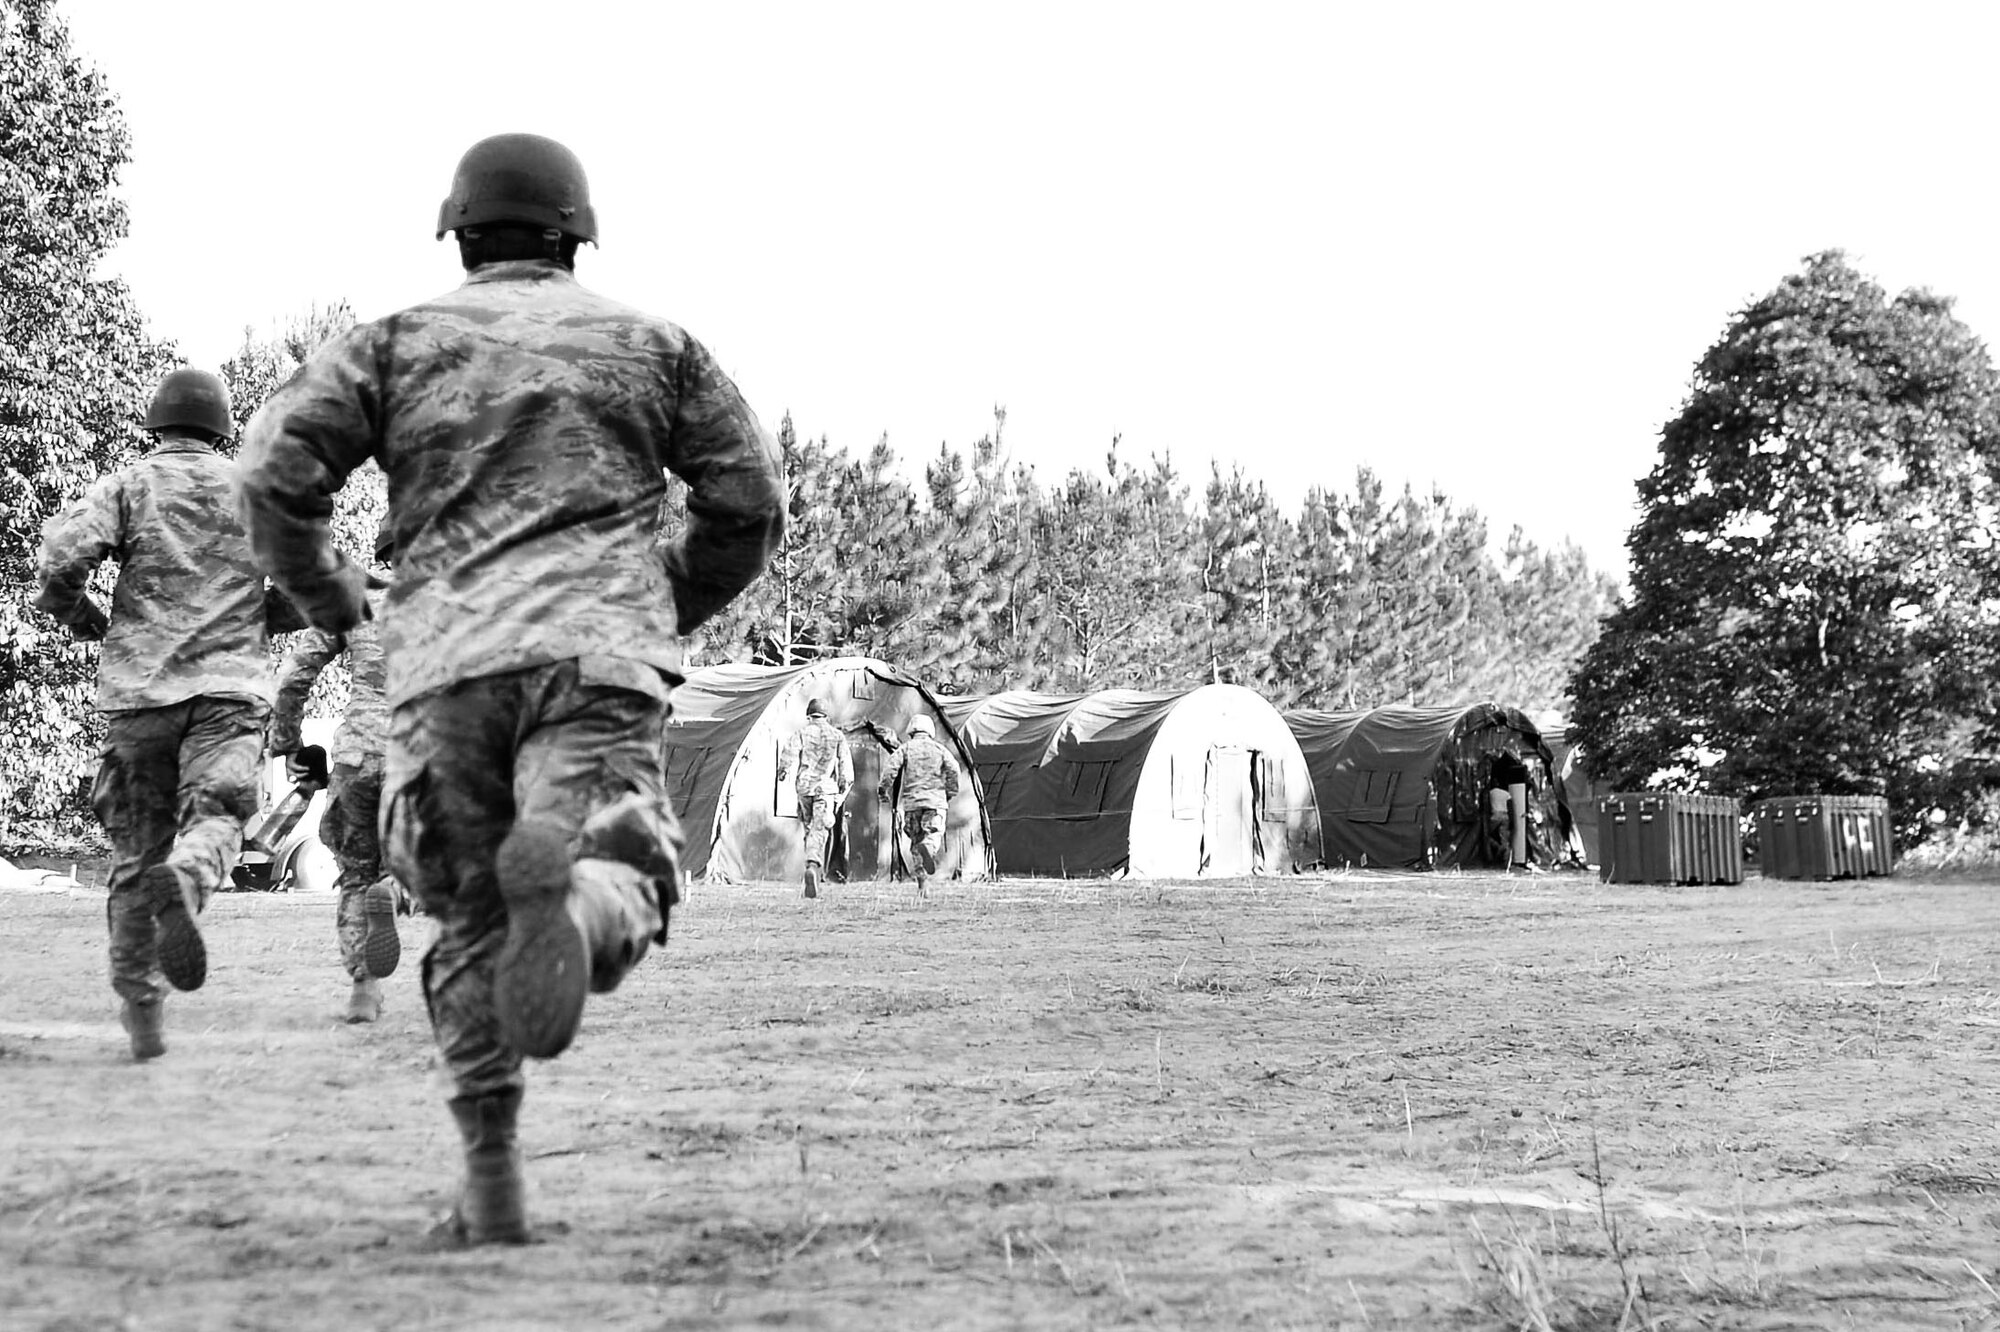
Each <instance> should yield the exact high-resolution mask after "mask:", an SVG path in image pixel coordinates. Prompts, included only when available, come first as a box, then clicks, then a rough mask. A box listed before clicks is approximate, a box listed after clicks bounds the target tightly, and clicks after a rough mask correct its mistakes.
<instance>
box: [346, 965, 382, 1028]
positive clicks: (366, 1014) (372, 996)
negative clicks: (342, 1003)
mask: <svg viewBox="0 0 2000 1332" xmlns="http://www.w3.org/2000/svg"><path fill="white" fill-rule="evenodd" d="M381 1016H382V982H381V981H378V980H376V979H375V978H374V977H373V976H362V977H359V978H358V979H356V981H355V982H354V988H353V990H351V991H349V993H348V996H347V1020H348V1021H349V1022H373V1021H375V1019H377V1018H379V1017H381Z"/></svg>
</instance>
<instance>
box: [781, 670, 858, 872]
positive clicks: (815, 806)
mask: <svg viewBox="0 0 2000 1332" xmlns="http://www.w3.org/2000/svg"><path fill="white" fill-rule="evenodd" d="M793 774H796V776H795V777H793V780H794V783H795V785H794V790H796V791H797V793H798V799H799V825H800V827H802V828H803V829H804V830H805V838H806V896H807V897H818V896H819V882H820V879H821V877H822V876H823V875H825V873H826V844H827V840H828V838H829V837H831V835H832V833H833V825H834V821H835V820H837V819H838V818H839V817H840V808H841V806H842V804H844V803H845V802H846V800H847V789H848V788H849V787H851V786H853V785H854V756H853V755H852V754H850V753H849V752H848V750H847V737H846V736H844V735H842V734H841V733H840V732H839V731H838V730H836V729H834V725H833V723H832V722H830V721H828V720H827V719H826V704H824V703H822V702H820V701H819V700H818V699H813V700H812V701H811V702H810V703H807V704H806V728H805V729H804V730H803V731H800V732H799V733H798V734H797V735H795V736H793V737H792V738H791V739H790V740H789V741H787V742H786V743H785V748H784V751H783V752H782V753H781V754H779V756H778V780H779V781H781V782H782V781H784V780H785V778H786V777H788V776H792V775H793Z"/></svg>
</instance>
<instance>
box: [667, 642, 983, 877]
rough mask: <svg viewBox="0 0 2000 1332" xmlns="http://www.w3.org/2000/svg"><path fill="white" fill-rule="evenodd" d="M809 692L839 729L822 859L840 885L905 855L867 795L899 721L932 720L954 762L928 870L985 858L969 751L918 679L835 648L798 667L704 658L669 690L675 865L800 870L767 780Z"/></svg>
mask: <svg viewBox="0 0 2000 1332" xmlns="http://www.w3.org/2000/svg"><path fill="white" fill-rule="evenodd" d="M815 698H817V699H819V700H820V701H822V702H823V703H825V704H826V706H827V720H828V721H830V722H832V723H833V725H834V726H836V727H837V728H839V729H840V731H841V733H842V734H844V735H845V736H846V737H847V743H848V749H849V752H850V753H851V754H852V755H853V758H854V786H853V788H852V789H851V790H849V792H848V796H847V803H846V806H845V808H844V810H843V812H842V818H841V820H840V823H839V825H838V826H837V827H836V828H835V830H834V836H833V841H832V844H831V846H830V847H829V849H828V856H827V861H828V863H827V867H826V868H827V874H828V877H829V878H832V879H836V880H838V879H845V880H847V881H849V882H852V881H856V880H861V879H884V878H889V877H892V876H894V875H898V874H903V873H907V867H908V852H907V847H906V846H905V845H904V841H903V839H902V838H901V837H900V836H899V835H898V833H899V830H898V829H897V827H896V826H895V824H896V821H895V820H894V818H893V817H892V814H891V810H890V806H889V805H888V804H886V803H883V802H881V801H878V800H877V799H876V794H875V788H876V785H877V783H878V782H879V781H880V780H881V775H882V764H883V761H884V759H885V758H886V757H887V755H888V753H889V752H890V751H889V745H890V744H892V743H895V742H898V741H900V740H901V738H903V737H904V736H906V735H907V734H908V726H909V722H910V719H911V718H912V717H916V716H919V715H922V716H927V717H929V718H931V719H932V721H934V722H936V723H937V739H938V741H939V743H941V744H943V745H944V746H945V747H946V748H947V749H949V750H951V751H952V752H953V753H954V754H955V755H956V756H957V758H958V760H959V770H960V773H961V781H960V785H959V790H958V796H957V797H956V798H955V799H954V800H953V801H952V803H951V808H950V809H949V810H948V811H946V816H945V838H944V848H943V851H942V852H941V853H940V855H939V857H938V872H939V874H940V876H941V877H946V878H978V877H982V876H984V875H985V874H986V873H988V871H989V870H990V867H991V855H990V851H989V838H988V830H987V823H986V815H985V809H984V806H983V805H982V804H981V802H980V798H979V783H978V779H977V777H976V776H975V775H974V773H973V771H972V763H971V758H970V755H969V754H967V752H966V750H965V747H964V746H963V745H962V744H960V742H959V740H958V737H957V735H956V734H955V733H954V731H953V730H952V728H951V726H950V725H949V724H948V723H947V722H946V721H945V720H944V717H943V716H942V714H941V713H940V712H939V711H938V706H937V700H936V699H935V698H934V697H932V695H931V693H930V691H929V690H927V689H925V688H924V686H923V685H922V684H920V683H918V681H917V680H916V679H915V678H913V677H911V676H909V675H906V674H904V673H903V672H902V671H899V670H897V669H896V668H895V667H893V666H890V665H888V664H886V663H884V662H881V661H876V660H873V659H872V658H865V657H840V658H834V659H831V660H827V661H821V662H814V663H812V664H810V665H806V666H734V665H730V666H710V667H704V668H702V669H699V670H696V671H693V672H691V673H690V674H689V675H688V678H687V682H686V683H685V684H683V685H681V686H680V687H679V688H678V689H676V690H675V691H674V714H673V718H672V720H671V721H670V722H668V724H667V735H666V765H667V787H668V790H669V791H670V792H671V794H672V796H673V799H674V808H675V809H676V810H677V811H678V812H679V814H680V818H681V826H682V829H683V830H684V831H685V833H686V836H687V847H686V849H685V851H684V853H683V856H682V869H683V872H684V873H685V874H687V875H688V876H689V877H690V878H694V877H707V878H711V879H715V880H719V881H722V882H739V881H744V880H766V879H770V880H797V879H799V878H801V877H802V876H803V875H804V873H805V840H804V836H803V832H802V830H801V828H800V826H799V811H798V800H797V797H796V794H795V793H794V791H793V788H792V783H791V782H789V781H786V782H780V781H778V756H779V752H780V750H781V749H782V747H783V745H784V743H785V742H786V741H787V740H789V739H790V738H791V737H792V736H794V735H796V734H798V732H799V731H801V730H803V729H804V727H805V722H806V704H807V703H808V702H809V701H811V700H812V699H815Z"/></svg>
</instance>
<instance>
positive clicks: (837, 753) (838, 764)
mask: <svg viewBox="0 0 2000 1332" xmlns="http://www.w3.org/2000/svg"><path fill="white" fill-rule="evenodd" d="M794 772H796V773H797V778H796V781H797V783H798V793H799V794H800V795H802V796H815V795H839V794H841V793H842V792H844V791H846V790H847V788H848V787H850V786H852V785H854V756H853V755H852V754H849V753H848V752H847V737H845V736H843V735H842V734H841V733H840V732H839V731H837V730H835V729H834V727H833V723H832V722H829V721H828V720H827V719H826V718H824V717H815V718H814V719H813V720H812V721H810V722H808V723H807V724H806V729H805V730H803V731H800V732H799V733H798V734H797V735H795V736H793V737H792V738H791V739H790V740H787V741H786V742H785V749H784V752H783V753H782V754H780V755H779V756H778V780H779V781H781V782H782V781H784V780H785V778H786V776H787V775H788V774H791V773H794Z"/></svg>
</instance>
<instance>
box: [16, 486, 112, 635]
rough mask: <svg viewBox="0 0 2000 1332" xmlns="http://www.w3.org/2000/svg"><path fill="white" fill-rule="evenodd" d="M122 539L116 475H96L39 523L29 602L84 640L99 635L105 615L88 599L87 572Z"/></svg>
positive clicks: (105, 624)
mask: <svg viewBox="0 0 2000 1332" xmlns="http://www.w3.org/2000/svg"><path fill="white" fill-rule="evenodd" d="M124 540H125V502H124V495H123V492H122V490H121V489H120V487H119V483H118V478H117V477H116V476H115V475H114V476H106V477H100V478H99V479H98V480H97V481H95V482H93V483H92V484H91V487H90V489H88V490H86V491H85V492H84V493H83V497H82V498H81V499H79V500H77V501H76V503H74V504H72V505H70V506H69V507H68V508H67V509H64V510H63V511H62V512H61V513H59V514H57V515H56V516H55V517H53V518H51V519H49V521H48V522H46V523H44V524H43V525H42V545H41V550H40V551H39V552H38V554H37V556H36V560H35V574H36V579H37V581H38V583H39V587H38V589H37V591H36V593H35V606H36V608H37V609H38V610H44V611H47V612H48V613H49V614H50V615H52V616H54V617H55V618H56V619H58V620H60V621H61V622H62V623H64V624H66V625H68V626H69V629H70V632H71V633H72V634H74V635H75V636H76V637H77V638H80V639H84V640H86V641H88V640H92V639H99V638H102V637H104V631H105V629H106V628H108V627H109V626H110V623H111V619H110V617H109V616H108V615H106V614H105V613H104V608H103V607H101V606H99V605H98V604H97V603H96V602H94V601H92V600H91V599H90V594H89V591H88V588H89V587H90V575H91V574H92V573H94V572H96V570H97V566H98V565H100V564H102V563H103V562H104V559H105V557H106V556H107V555H110V554H111V553H112V552H113V551H116V550H117V549H118V548H119V547H120V546H121V545H123V544H124Z"/></svg>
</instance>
